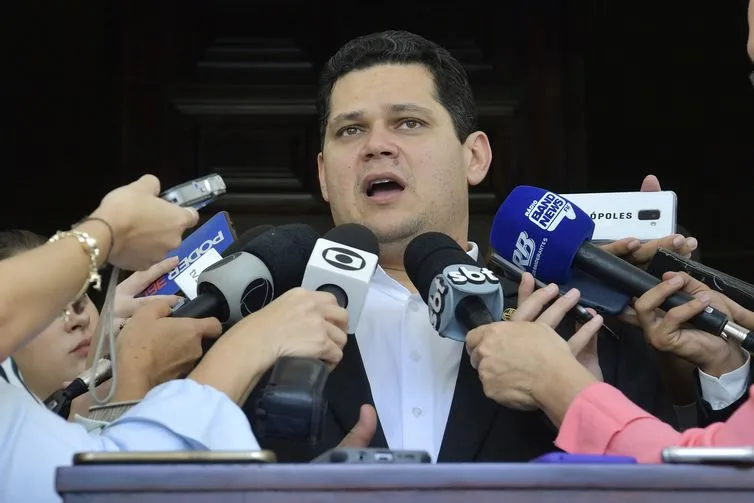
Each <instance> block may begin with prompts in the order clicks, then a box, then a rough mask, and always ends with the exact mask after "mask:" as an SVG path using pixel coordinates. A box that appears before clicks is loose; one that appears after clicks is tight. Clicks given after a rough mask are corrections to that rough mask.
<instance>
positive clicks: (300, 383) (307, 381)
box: [255, 284, 348, 445]
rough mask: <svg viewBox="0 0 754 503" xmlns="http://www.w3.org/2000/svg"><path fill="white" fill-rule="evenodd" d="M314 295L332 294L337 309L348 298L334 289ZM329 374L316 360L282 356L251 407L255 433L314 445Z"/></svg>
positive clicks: (324, 288) (319, 433)
mask: <svg viewBox="0 0 754 503" xmlns="http://www.w3.org/2000/svg"><path fill="white" fill-rule="evenodd" d="M317 291H320V292H329V293H331V294H333V295H334V296H335V299H336V300H337V302H338V305H339V306H340V307H343V308H345V307H347V306H348V295H347V294H346V292H345V290H343V289H342V288H341V287H339V286H338V285H334V284H327V285H322V286H320V287H319V288H317ZM329 374H330V370H329V369H328V368H327V365H326V364H325V363H324V362H323V361H322V360H318V359H316V358H298V357H291V356H286V357H283V358H280V359H279V360H278V361H277V362H275V366H274V367H273V368H272V374H271V375H270V378H269V380H268V381H267V384H266V385H265V387H264V389H263V390H262V396H261V397H260V398H259V400H257V403H256V405H255V412H256V424H255V431H256V433H257V434H258V435H259V436H261V437H263V438H283V439H286V440H306V441H309V443H310V444H311V445H315V444H316V443H317V442H318V441H319V439H320V438H321V437H322V428H323V425H324V423H325V413H326V412H327V400H326V399H325V385H326V384H327V376H328V375H329Z"/></svg>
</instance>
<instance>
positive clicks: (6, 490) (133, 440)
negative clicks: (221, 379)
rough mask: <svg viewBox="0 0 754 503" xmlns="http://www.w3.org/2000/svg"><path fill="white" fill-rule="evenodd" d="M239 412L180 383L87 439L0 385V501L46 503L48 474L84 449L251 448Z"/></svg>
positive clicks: (159, 390)
mask: <svg viewBox="0 0 754 503" xmlns="http://www.w3.org/2000/svg"><path fill="white" fill-rule="evenodd" d="M258 449H259V444H258V442H257V440H256V438H255V437H254V434H253V433H252V431H251V428H250V427H249V422H248V420H247V419H246V416H245V415H244V414H243V412H242V411H241V409H240V408H239V407H238V406H237V405H236V404H235V403H233V402H232V401H231V400H230V399H229V398H228V397H227V396H226V395H224V394H223V393H220V392H219V391H217V390H215V389H213V388H211V387H209V386H203V385H200V384H197V383H196V382H194V381H192V380H190V379H185V380H177V381H170V382H168V383H165V384H162V385H160V386H158V387H156V388H154V389H153V390H152V391H150V392H149V393H148V394H147V396H145V397H144V400H142V402H141V403H139V404H138V405H135V406H134V407H133V408H131V410H129V411H128V412H126V413H125V414H123V416H121V417H120V418H119V419H118V420H116V421H114V422H113V423H111V424H110V425H108V426H107V427H105V428H104V429H102V430H101V432H100V433H93V434H89V433H88V432H87V430H86V428H84V427H83V426H82V425H79V424H74V423H69V422H67V421H65V420H64V419H62V418H60V417H59V416H57V415H56V414H53V413H52V412H50V411H48V410H47V409H45V408H44V407H41V406H40V405H39V404H38V403H36V402H35V401H34V400H33V399H32V398H31V397H30V396H29V395H28V393H26V392H25V391H24V390H21V389H18V388H16V387H14V386H12V385H10V384H8V383H7V382H5V381H4V380H0V466H2V467H3V469H2V470H0V501H35V502H37V501H39V502H46V501H54V502H59V501H60V497H59V496H58V495H57V493H56V492H55V470H56V468H57V467H59V466H67V465H70V464H71V462H72V459H73V455H74V454H75V453H77V452H87V451H174V450H251V451H253V450H258Z"/></svg>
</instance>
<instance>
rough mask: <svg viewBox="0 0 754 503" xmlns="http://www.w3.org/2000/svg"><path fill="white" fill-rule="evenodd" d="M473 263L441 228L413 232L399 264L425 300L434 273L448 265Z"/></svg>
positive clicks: (440, 271)
mask: <svg viewBox="0 0 754 503" xmlns="http://www.w3.org/2000/svg"><path fill="white" fill-rule="evenodd" d="M456 264H459V265H474V266H476V265H477V263H476V262H475V261H474V259H473V258H471V257H469V255H468V254H467V253H466V252H465V251H463V248H461V246H460V245H459V244H458V243H456V242H455V240H453V238H451V237H450V236H448V235H446V234H442V233H441V232H427V233H424V234H421V235H419V236H416V237H415V238H414V239H412V240H411V242H410V243H409V244H408V246H407V247H406V251H405V252H404V254H403V266H404V268H405V269H406V273H407V274H408V277H409V279H410V280H411V283H413V284H414V286H415V287H416V289H417V290H418V291H419V295H421V298H422V299H424V302H427V299H428V297H429V287H430V285H431V284H432V280H434V279H435V276H437V275H438V274H441V273H442V272H443V271H444V270H445V268H446V267H448V266H449V265H456Z"/></svg>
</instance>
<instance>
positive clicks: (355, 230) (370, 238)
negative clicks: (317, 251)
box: [322, 224, 380, 255]
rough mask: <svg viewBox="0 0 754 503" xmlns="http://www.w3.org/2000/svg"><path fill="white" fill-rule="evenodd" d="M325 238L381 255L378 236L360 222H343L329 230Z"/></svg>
mask: <svg viewBox="0 0 754 503" xmlns="http://www.w3.org/2000/svg"><path fill="white" fill-rule="evenodd" d="M322 238H323V239H327V240H328V241H334V242H335V243H340V244H342V245H346V246H350V247H351V248H356V249H358V250H363V251H365V252H368V253H371V254H372V255H379V251H380V249H379V244H378V243H377V236H375V235H374V233H373V232H372V231H370V230H369V229H367V228H366V227H364V226H363V225H360V224H342V225H339V226H337V227H334V228H333V229H330V231H328V232H327V234H325V235H324V236H322Z"/></svg>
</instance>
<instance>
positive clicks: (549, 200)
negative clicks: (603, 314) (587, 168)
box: [490, 186, 754, 352]
mask: <svg viewBox="0 0 754 503" xmlns="http://www.w3.org/2000/svg"><path fill="white" fill-rule="evenodd" d="M593 232H594V221H593V220H592V219H591V218H590V217H589V215H587V214H586V213H585V212H584V211H582V210H581V209H580V208H578V207H577V206H575V205H573V204H572V203H571V202H569V201H568V200H566V199H565V198H563V197H561V196H559V195H557V194H555V193H553V192H549V191H547V190H544V189H540V188H537V187H529V186H519V187H516V188H515V189H513V191H512V192H511V193H510V195H509V196H508V197H507V198H506V199H505V201H503V204H502V205H501V206H500V209H499V210H498V212H497V214H496V215H495V219H494V221H493V224H492V230H491V232H490V243H491V244H492V247H493V249H494V250H495V251H496V252H497V253H499V254H500V255H501V256H503V257H505V258H509V259H510V260H511V261H512V262H513V263H514V264H516V265H517V266H519V267H520V268H522V269H524V270H526V271H528V272H531V273H532V274H533V275H534V276H535V277H537V278H539V279H540V280H542V281H545V282H554V283H564V282H567V281H568V280H569V279H570V277H571V273H572V270H573V269H576V270H579V271H583V272H585V273H587V274H590V275H592V276H594V277H596V278H599V279H600V280H601V281H603V282H605V283H606V284H608V285H613V286H615V287H618V288H620V289H621V290H623V291H625V292H627V293H629V294H631V295H633V296H635V297H640V296H641V295H643V294H644V293H646V292H647V291H648V290H650V289H652V288H654V287H655V286H657V285H658V284H660V282H661V281H660V280H659V279H658V278H655V277H654V276H652V275H651V274H649V273H648V272H646V271H644V270H642V269H639V268H638V267H635V266H633V265H632V264H629V263H628V262H626V261H624V260H623V259H621V258H619V257H616V256H615V255H613V254H611V253H609V252H606V251H604V250H602V249H601V248H599V247H597V246H595V245H594V244H592V243H590V242H589V240H590V239H591V237H592V234H593ZM691 300H693V297H692V296H691V295H689V294H687V293H684V292H676V293H674V294H673V295H671V296H670V297H668V298H667V300H666V301H665V303H664V304H663V305H662V308H663V309H665V310H666V311H667V310H669V309H672V308H674V307H677V306H680V305H683V304H686V303H687V302H689V301H691ZM690 324H691V325H693V326H694V327H696V328H698V329H700V330H704V331H705V332H709V333H711V334H713V335H717V336H719V337H722V338H723V339H725V340H729V339H732V340H734V341H736V342H737V343H738V344H740V345H741V347H742V348H744V349H746V350H747V351H750V352H751V351H754V334H752V332H750V331H749V330H747V329H746V328H744V327H742V326H740V325H738V324H736V323H733V322H732V321H729V320H728V317H727V316H726V315H725V314H723V313H721V312H720V311H718V310H716V309H714V308H712V307H711V306H710V307H707V308H706V309H705V310H704V311H703V312H701V313H700V314H698V315H697V316H695V317H694V318H693V319H691V320H690Z"/></svg>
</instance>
